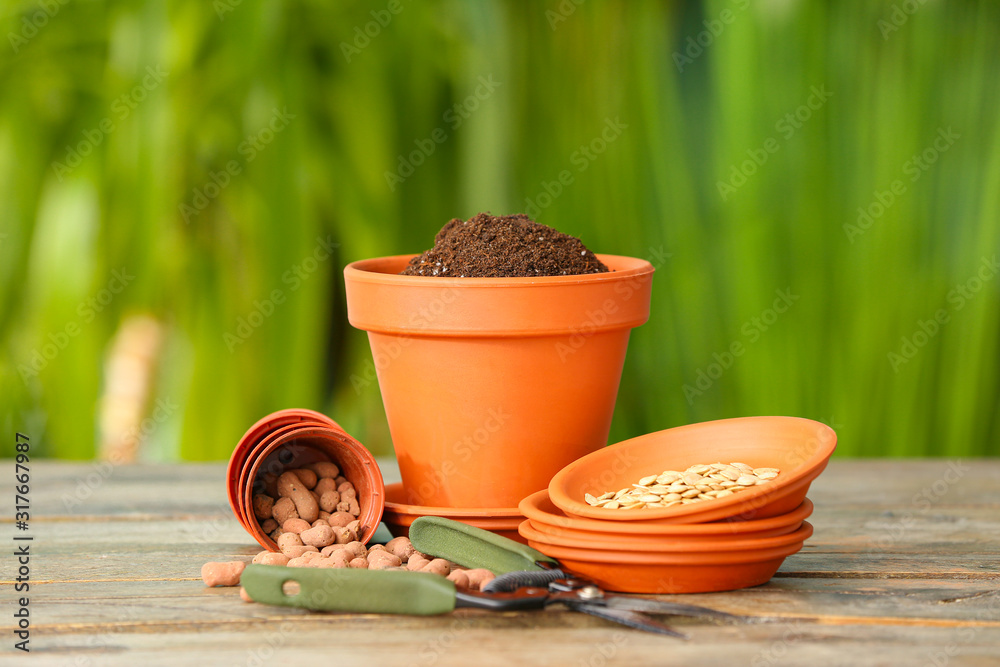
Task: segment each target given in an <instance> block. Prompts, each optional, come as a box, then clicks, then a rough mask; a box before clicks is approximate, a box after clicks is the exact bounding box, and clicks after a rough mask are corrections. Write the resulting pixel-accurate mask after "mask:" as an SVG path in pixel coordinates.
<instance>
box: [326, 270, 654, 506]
mask: <svg viewBox="0 0 1000 667" xmlns="http://www.w3.org/2000/svg"><path fill="white" fill-rule="evenodd" d="M411 257H413V256H412V255H402V256H396V257H381V258H377V259H369V260H365V261H361V262H354V263H353V264H350V265H348V266H347V268H346V269H345V270H344V278H345V281H346V286H347V313H348V318H349V319H350V322H351V324H352V325H353V326H355V327H357V328H358V329H362V330H364V331H367V332H368V340H369V342H370V344H371V348H372V355H373V357H374V361H375V368H376V370H377V374H378V381H379V387H380V389H381V391H382V401H383V403H384V405H385V411H386V416H387V418H388V422H389V430H390V432H391V434H392V440H393V445H394V447H395V450H396V458H397V459H398V461H399V467H400V472H401V474H402V477H403V482H404V484H405V487H406V489H407V493H408V496H409V497H408V498H407V501H408V502H409V503H411V504H414V505H426V506H436V507H468V508H475V507H514V506H516V505H517V503H518V502H519V501H520V500H521V499H522V498H524V497H525V496H526V495H528V494H529V493H533V492H535V491H537V490H539V489H542V488H545V486H546V485H547V484H548V481H549V479H550V478H551V477H552V475H554V474H555V473H556V472H557V471H558V470H559V469H560V468H562V467H563V466H565V465H566V464H568V463H569V462H571V461H574V460H576V459H578V458H580V457H581V456H584V455H585V454H588V453H590V452H593V451H595V450H597V449H599V448H601V447H603V446H604V445H605V444H606V443H607V437H608V431H609V429H610V425H611V415H612V412H613V411H614V406H615V399H616V397H617V394H618V384H619V381H620V379H621V372H622V365H623V363H624V360H625V351H626V348H627V347H628V339H629V333H630V331H631V329H633V328H634V327H637V326H639V325H641V324H643V323H644V322H645V321H646V320H647V319H648V318H649V300H650V293H651V286H652V274H653V267H652V265H650V263H649V262H647V261H645V260H641V259H635V258H631V257H618V256H611V255H598V257H600V259H601V260H602V261H603V262H604V263H605V264H607V265H608V267H609V268H611V269H612V272H609V273H596V274H586V275H576V276H542V277H538V278H440V277H424V276H401V275H398V273H399V272H400V271H401V270H403V268H404V267H405V266H406V265H407V263H408V262H409V260H410V258H411Z"/></svg>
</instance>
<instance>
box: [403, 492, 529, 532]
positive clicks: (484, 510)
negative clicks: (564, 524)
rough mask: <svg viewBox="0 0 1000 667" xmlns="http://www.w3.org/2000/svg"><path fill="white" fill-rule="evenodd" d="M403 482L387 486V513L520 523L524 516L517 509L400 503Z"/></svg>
mask: <svg viewBox="0 0 1000 667" xmlns="http://www.w3.org/2000/svg"><path fill="white" fill-rule="evenodd" d="M404 493H405V489H403V483H402V482H396V483H394V484H387V485H386V487H385V511H386V512H387V513H389V512H391V513H394V514H400V515H413V516H443V517H447V518H449V519H465V518H468V519H511V520H517V523H520V522H521V521H523V520H524V515H523V514H522V513H521V510H520V509H519V508H517V507H433V506H431V505H411V504H409V503H403V502H399V500H398V499H399V498H401V497H402V496H403V494H404Z"/></svg>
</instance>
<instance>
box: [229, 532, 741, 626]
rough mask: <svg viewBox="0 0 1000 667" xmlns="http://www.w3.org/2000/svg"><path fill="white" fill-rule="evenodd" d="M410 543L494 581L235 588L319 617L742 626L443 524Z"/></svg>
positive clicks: (266, 575)
mask: <svg viewBox="0 0 1000 667" xmlns="http://www.w3.org/2000/svg"><path fill="white" fill-rule="evenodd" d="M410 541H411V542H412V543H413V546H414V547H415V548H416V549H417V550H418V551H420V552H422V553H425V554H428V555H431V556H435V557H438V558H446V559H448V560H450V561H452V562H455V563H458V564H459V565H462V566H465V567H470V568H479V567H481V568H486V569H488V570H490V571H492V572H493V573H494V574H495V575H497V577H496V579H494V580H493V581H491V582H490V583H489V584H487V585H486V586H485V587H484V589H483V591H482V592H478V591H460V590H458V589H456V588H455V585H454V584H453V583H452V582H451V581H448V580H447V579H445V578H444V577H441V576H439V575H436V574H428V573H422V572H392V571H381V570H363V569H351V568H346V569H326V568H322V569H313V568H288V567H279V566H273V565H249V566H247V568H246V569H245V570H244V572H243V576H242V578H241V580H240V584H241V585H242V586H243V588H244V589H245V590H246V592H247V594H248V595H249V596H250V598H251V599H253V600H254V601H256V602H263V603H266V604H274V605H282V606H288V607H301V608H304V609H311V610H321V611H341V612H360V613H374V614H412V615H419V616H430V615H436V614H446V613H449V612H451V611H453V610H455V609H458V608H474V609H487V610H491V611H521V610H528V609H543V608H545V607H548V606H550V605H556V604H561V605H563V606H565V607H567V608H568V609H571V610H573V611H579V612H583V613H585V614H590V615H591V616H597V617H599V618H603V619H606V620H609V621H614V622H615V623H620V624H621V625H625V626H627V627H630V628H634V629H637V630H644V631H646V632H654V633H657V634H662V635H669V636H672V637H679V638H682V639H687V638H688V637H687V635H684V634H683V633H680V632H677V631H676V630H674V629H673V628H671V627H669V626H667V625H665V624H663V623H661V622H660V621H658V620H656V619H654V618H652V617H650V616H648V615H647V614H667V615H674V616H694V617H701V618H706V619H711V620H715V621H738V620H741V618H740V617H739V616H734V615H732V614H727V613H725V612H721V611H716V610H713V609H708V608H706V607H699V606H695V605H688V604H679V603H675V602H665V601H660V600H653V599H649V598H640V597H633V596H626V595H609V594H607V593H605V592H604V591H603V590H602V589H601V588H600V587H599V586H597V585H596V584H594V583H592V582H590V581H587V580H585V579H581V578H578V577H575V576H573V575H572V574H568V573H566V572H565V571H563V570H562V569H560V568H559V564H558V562H556V561H555V560H553V559H552V558H549V557H548V556H546V555H545V554H543V553H541V552H540V551H537V550H535V549H532V548H531V547H529V546H527V545H524V544H521V543H519V542H515V541H514V540H509V539H507V538H505V537H501V536H499V535H496V534H494V533H491V532H488V531H485V530H482V529H480V528H474V527H472V526H467V525H466V524H463V523H459V522H457V521H452V520H450V519H444V518H441V517H420V518H419V519H417V520H416V521H414V522H413V524H412V525H411V526H410ZM290 582H294V583H293V584H290ZM296 585H297V587H296Z"/></svg>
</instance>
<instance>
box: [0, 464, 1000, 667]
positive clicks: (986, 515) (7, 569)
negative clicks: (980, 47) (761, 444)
mask: <svg viewBox="0 0 1000 667" xmlns="http://www.w3.org/2000/svg"><path fill="white" fill-rule="evenodd" d="M3 463H4V464H5V465H6V466H7V469H8V470H10V473H9V474H8V473H5V474H4V475H3V478H4V481H3V484H2V489H3V493H2V494H0V496H2V497H3V498H4V499H5V502H7V503H9V504H10V505H11V507H10V508H9V510H5V512H4V517H5V518H4V521H5V522H7V523H8V528H7V534H8V536H7V538H6V539H7V540H8V542H7V544H8V545H11V544H19V543H16V542H13V541H12V537H13V535H14V534H17V535H25V534H28V535H31V536H32V537H33V538H34V539H33V541H32V542H31V543H30V544H31V574H30V577H31V590H30V593H29V598H30V612H31V636H30V644H29V646H30V647H31V654H30V657H29V656H26V655H25V654H24V653H21V652H20V651H16V650H15V649H14V642H15V641H16V638H15V636H14V634H13V630H14V621H13V618H12V610H13V609H15V605H14V599H15V597H18V596H19V595H20V594H18V596H15V594H14V592H13V590H12V583H13V579H14V577H15V574H14V572H15V570H16V563H15V558H14V556H12V555H9V554H11V553H12V552H13V548H10V549H8V548H5V549H4V550H3V552H4V553H5V554H8V555H6V556H4V557H3V570H2V577H0V578H2V580H3V588H2V590H3V604H2V609H3V617H2V618H3V620H2V621H0V624H2V626H3V628H2V632H0V636H2V637H3V644H2V646H0V663H3V664H12V665H13V664H18V665H35V664H37V665H49V664H54V665H74V666H87V665H119V664H121V665H125V664H128V665H135V664H138V665H144V666H146V665H158V664H191V665H196V664H197V665H205V664H216V663H220V664H227V665H248V666H255V665H265V664H293V662H294V664H302V665H305V664H311V663H310V662H308V661H310V660H316V659H321V658H326V659H328V660H327V661H325V664H339V665H365V666H367V665H376V664H387V665H393V666H397V667H399V666H405V665H419V666H423V667H430V666H432V665H447V664H461V665H463V666H470V667H471V666H472V665H476V666H478V665H510V664H516V665H519V666H524V665H535V664H538V665H587V666H594V667H600V666H601V665H607V664H622V665H633V666H639V665H650V664H678V665H699V666H700V665H712V664H725V665H751V666H754V667H757V666H762V665H778V664H790V665H804V664H843V665H867V664H887V665H888V664H892V665H900V664H906V665H933V666H936V667H940V666H942V665H959V664H961V665H967V664H968V665H980V664H981V665H997V664H1000V585H998V584H1000V572H998V564H1000V461H996V460H993V461H947V460H922V461H899V460H892V461H890V460H866V461H840V460H835V461H834V462H832V463H831V464H830V466H829V468H828V469H827V471H826V472H825V473H824V474H823V475H822V476H821V477H820V479H819V480H817V481H816V482H815V483H814V484H813V487H812V490H811V492H810V494H809V495H810V498H811V499H812V500H813V501H814V502H815V504H816V510H815V513H814V514H813V516H812V518H811V519H810V521H811V522H812V523H813V524H814V525H815V528H816V532H815V534H814V535H813V537H812V538H811V539H809V540H808V542H807V543H806V546H805V548H804V550H803V551H802V552H801V553H799V554H796V555H794V556H791V557H789V558H788V559H787V560H786V561H785V563H784V565H783V566H782V567H781V570H780V571H779V572H778V574H777V576H776V577H775V578H774V579H773V580H772V581H771V582H770V583H768V584H766V585H764V586H759V587H756V588H753V589H747V590H741V591H733V592H728V593H713V594H706V595H679V596H669V597H670V598H671V599H676V600H680V601H684V602H691V603H695V604H700V605H708V606H712V607H715V608H717V609H721V610H725V611H729V612H732V613H736V614H745V615H748V616H751V617H753V619H752V622H748V623H746V624H739V625H711V624H706V623H701V622H698V621H694V620H689V619H678V620H677V621H676V622H674V621H671V622H672V623H673V624H674V625H676V626H677V627H679V628H682V629H683V630H685V631H686V632H688V633H689V634H690V635H691V639H690V641H680V640H676V639H672V638H667V637H661V636H656V635H652V634H646V633H642V632H636V631H631V630H625V629H622V628H620V627H619V626H616V625H614V624H612V623H607V622H604V621H601V620H598V619H595V618H592V617H589V616H586V615H583V614H576V613H572V612H567V611H561V610H556V609H550V610H547V611H536V612H519V613H515V612H511V613H489V612H483V611H477V610H461V611H458V612H455V613H453V614H450V615H445V616H438V617H431V618H415V617H398V616H378V615H342V614H337V615H334V614H319V613H309V612H303V611H299V610H294V609H287V608H278V607H268V606H264V605H259V604H247V603H244V602H242V601H241V600H240V598H239V596H238V593H237V590H238V589H236V588H216V589H206V588H205V587H204V586H203V584H202V583H201V580H200V577H199V572H200V568H201V565H202V564H203V563H204V562H205V561H209V560H216V561H218V560H232V559H237V558H246V557H248V556H251V555H252V554H254V553H255V552H257V551H258V550H259V547H257V546H256V544H255V543H254V541H253V540H252V539H251V538H250V537H249V535H248V534H247V533H245V532H244V531H243V529H242V528H240V526H239V524H238V523H237V521H236V519H235V518H234V517H233V515H232V513H231V512H230V510H229V506H228V504H227V503H226V495H225V481H224V471H225V466H224V465H222V464H205V465H156V466H153V465H136V466H118V467H112V466H110V465H107V464H105V465H103V466H102V465H101V464H95V463H62V462H33V463H32V466H31V467H32V471H31V475H32V481H31V520H30V525H29V530H28V531H26V532H25V531H18V530H16V529H15V527H14V525H13V516H12V515H13V496H14V489H13V484H12V483H11V480H12V478H13V468H14V465H13V462H11V461H4V462H3ZM383 464H384V465H383V468H384V470H386V478H387V480H389V481H394V480H395V479H398V472H397V471H396V470H395V466H394V464H393V463H392V462H391V461H388V462H383ZM26 658H27V659H26ZM332 660H336V662H331V661H332Z"/></svg>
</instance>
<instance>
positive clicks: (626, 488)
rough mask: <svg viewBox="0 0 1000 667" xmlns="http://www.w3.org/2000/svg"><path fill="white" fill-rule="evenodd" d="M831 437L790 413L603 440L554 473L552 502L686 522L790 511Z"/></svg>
mask: <svg viewBox="0 0 1000 667" xmlns="http://www.w3.org/2000/svg"><path fill="white" fill-rule="evenodd" d="M836 443H837V436H836V434H835V433H834V431H833V429H831V428H830V427H829V426H826V425H825V424H821V423H819V422H815V421H812V420H809V419H800V418H797V417H742V418H737V419H720V420H717V421H710V422H703V423H700V424H690V425H688V426H680V427H677V428H672V429H667V430H664V431H658V432H656V433H650V434H647V435H643V436H640V437H638V438H633V439H631V440H626V441H624V442H620V443H618V444H615V445H610V446H608V447H605V448H604V449H601V450H598V451H596V452H594V453H592V454H589V455H587V456H584V457H583V458H580V459H578V460H576V461H574V462H573V463H571V464H569V465H568V466H566V467H565V468H563V469H562V470H560V471H559V472H558V473H557V474H556V475H555V476H554V477H553V478H552V481H551V482H550V483H549V487H548V491H549V496H550V498H551V500H552V502H553V503H554V504H555V506H556V507H558V508H559V509H560V510H562V511H563V512H565V514H566V515H567V516H570V517H583V518H589V519H600V520H605V521H628V522H631V521H644V522H646V521H655V522H657V523H679V524H693V523H704V522H709V521H723V520H730V521H732V520H736V521H741V520H750V519H763V518H767V517H774V516H779V515H782V514H785V513H787V512H791V511H792V510H794V509H795V508H797V507H799V506H800V505H801V504H802V503H803V501H804V500H805V497H806V493H807V492H808V490H809V485H810V484H811V483H812V481H813V480H814V479H816V477H818V476H819V474H820V473H821V472H822V471H823V469H824V468H825V467H826V464H827V462H828V461H829V459H830V455H831V454H832V453H833V450H834V448H835V447H836Z"/></svg>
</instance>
